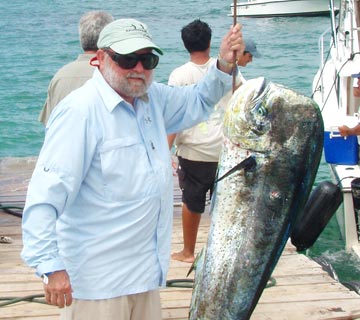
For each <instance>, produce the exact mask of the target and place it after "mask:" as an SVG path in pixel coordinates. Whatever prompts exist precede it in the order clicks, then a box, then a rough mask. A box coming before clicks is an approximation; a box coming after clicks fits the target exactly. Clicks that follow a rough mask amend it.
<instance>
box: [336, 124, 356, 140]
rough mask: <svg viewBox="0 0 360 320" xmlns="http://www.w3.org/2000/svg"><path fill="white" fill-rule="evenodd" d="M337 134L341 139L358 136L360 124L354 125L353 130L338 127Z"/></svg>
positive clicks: (346, 127)
mask: <svg viewBox="0 0 360 320" xmlns="http://www.w3.org/2000/svg"><path fill="white" fill-rule="evenodd" d="M339 132H340V135H341V136H342V137H347V136H358V135H360V124H358V125H356V126H355V127H353V128H349V127H348V126H340V127H339Z"/></svg>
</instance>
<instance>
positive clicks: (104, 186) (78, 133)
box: [22, 67, 231, 299]
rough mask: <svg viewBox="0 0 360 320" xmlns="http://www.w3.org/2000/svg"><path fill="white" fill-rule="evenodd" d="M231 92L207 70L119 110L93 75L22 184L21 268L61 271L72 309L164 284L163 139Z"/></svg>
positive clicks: (168, 213) (58, 113) (167, 196)
mask: <svg viewBox="0 0 360 320" xmlns="http://www.w3.org/2000/svg"><path fill="white" fill-rule="evenodd" d="M230 87H231V76H229V75H227V74H225V73H222V72H220V71H219V70H218V69H216V68H215V67H213V68H212V69H211V70H210V72H209V73H208V74H207V76H206V77H204V79H203V81H201V82H200V83H199V84H198V85H196V86H188V87H170V86H165V85H163V84H159V83H153V84H152V85H151V86H150V88H149V90H148V94H147V98H148V99H145V98H142V99H140V98H139V99H136V100H135V103H134V106H132V105H130V104H128V103H127V102H126V101H124V100H123V99H122V98H121V97H120V96H119V95H118V94H117V93H116V92H115V91H114V90H113V89H112V88H111V87H110V86H109V85H108V84H107V83H106V81H105V80H104V78H103V77H102V75H101V73H100V72H99V71H98V70H96V71H95V72H94V76H93V78H92V79H91V80H89V81H88V82H87V83H86V84H85V85H84V86H82V87H81V88H79V89H77V90H75V91H73V92H72V93H71V94H69V95H68V96H67V97H66V98H65V99H64V100H62V102H61V103H60V104H59V105H58V106H57V107H56V109H55V110H54V111H53V113H52V115H51V117H50V119H49V123H48V126H47V128H46V136H45V141H44V145H43V147H42V150H41V152H40V155H39V158H38V162H37V164H36V167H35V170H34V173H33V176H32V178H31V181H30V183H29V187H28V194H27V199H26V204H25V208H24V213H23V242H24V248H23V251H22V258H23V259H24V260H25V262H26V263H27V264H28V265H30V266H31V267H34V268H36V269H37V274H39V275H41V274H43V273H47V272H51V271H56V270H64V269H66V270H67V272H68V273H69V276H70V281H71V285H72V289H73V296H74V297H75V298H77V299H107V298H112V297H117V296H121V295H128V294H134V293H139V292H145V291H148V290H153V289H155V288H158V287H159V286H161V285H165V284H166V274H167V271H168V266H169V259H170V246H171V229H172V213H173V207H172V201H173V197H172V192H173V178H172V170H171V160H170V153H169V149H168V144H167V134H168V133H170V132H177V131H180V130H183V129H185V128H187V127H191V126H193V125H194V124H196V123H198V122H200V121H203V120H205V119H206V117H207V116H208V114H209V113H210V111H211V109H212V107H213V106H214V105H215V103H216V102H217V101H218V100H219V99H220V98H221V97H222V96H223V94H224V92H227V91H228V90H229V89H230Z"/></svg>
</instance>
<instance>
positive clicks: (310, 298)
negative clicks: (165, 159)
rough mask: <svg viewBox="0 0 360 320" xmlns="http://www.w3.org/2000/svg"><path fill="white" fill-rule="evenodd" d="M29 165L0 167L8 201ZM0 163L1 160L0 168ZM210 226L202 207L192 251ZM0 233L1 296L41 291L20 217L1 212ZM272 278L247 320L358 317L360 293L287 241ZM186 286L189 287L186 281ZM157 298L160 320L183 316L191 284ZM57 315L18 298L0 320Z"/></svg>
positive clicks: (177, 241)
mask: <svg viewBox="0 0 360 320" xmlns="http://www.w3.org/2000/svg"><path fill="white" fill-rule="evenodd" d="M32 165H33V164H31V163H30V164H28V165H27V166H26V170H27V173H26V174H25V173H24V174H21V173H20V174H19V175H15V174H14V173H11V172H8V171H6V172H7V175H8V177H6V179H3V172H5V171H2V170H0V187H1V188H2V187H3V186H4V181H6V183H5V184H6V188H5V189H1V190H2V191H3V190H6V195H15V196H14V197H13V196H10V198H11V199H12V201H15V200H14V199H16V201H21V200H24V198H25V196H24V195H25V192H26V183H27V181H28V176H29V174H31V171H32V170H31V166H32ZM1 166H2V162H1V160H0V169H1ZM19 166H20V165H19ZM19 166H17V165H14V167H15V169H16V170H19ZM26 170H25V171H26ZM175 180H176V179H174V191H175V192H174V193H175V196H174V199H175V197H176V199H177V201H181V194H180V191H179V189H178V186H177V182H176V181H175ZM16 195H17V196H18V197H16ZM11 199H10V200H11ZM179 199H180V200H179ZM0 200H1V201H5V202H6V201H7V200H6V197H4V194H2V195H1V196H0ZM1 201H0V203H1ZM207 210H208V208H207ZM209 226H210V216H209V214H208V211H206V212H205V213H204V214H203V215H202V219H201V223H200V228H199V237H198V242H197V246H196V249H197V251H200V250H201V248H202V247H203V246H204V244H205V243H206V241H207V234H208V230H209ZM0 235H11V237H12V239H13V243H11V244H6V245H5V244H0V298H1V297H2V298H6V297H8V298H9V297H11V296H15V297H23V296H26V295H34V294H42V293H43V289H42V283H41V281H40V279H39V278H38V277H36V276H35V275H34V270H32V269H31V268H29V267H27V266H25V265H24V263H23V262H22V260H21V257H20V251H21V249H22V241H21V219H20V218H18V217H15V216H12V215H9V214H6V213H4V212H1V210H0ZM181 248H182V223H181V206H175V207H174V224H173V234H172V251H177V250H180V249H181ZM189 268H190V264H189V263H184V262H179V261H173V260H172V261H171V263H170V270H169V274H168V280H182V279H190V280H191V279H193V277H194V273H191V274H190V275H189V277H188V278H187V277H186V275H187V273H188V271H189ZM273 277H274V279H275V281H276V285H275V286H273V287H270V288H267V289H265V290H264V292H263V295H262V296H261V298H260V301H259V303H258V305H257V306H256V308H255V310H254V313H253V315H252V317H251V320H282V319H284V320H285V319H286V320H290V319H291V320H297V319H299V320H300V319H301V320H303V319H307V320H323V319H324V320H325V319H337V320H341V319H357V318H360V296H359V295H357V294H355V293H354V292H352V291H350V290H348V289H347V288H345V287H344V286H342V285H341V284H339V283H338V282H336V281H335V280H334V279H332V278H331V277H330V276H329V275H328V274H327V273H326V272H325V271H324V270H323V269H322V268H321V266H319V265H318V264H317V263H316V262H315V261H313V260H311V259H309V258H308V257H306V256H304V255H302V254H298V253H296V250H295V248H294V247H293V246H292V245H291V244H290V243H288V244H287V246H286V248H285V250H284V252H283V254H282V256H281V257H280V259H279V262H278V264H277V266H276V268H275V270H274V272H273ZM188 285H190V286H191V283H189V284H188ZM160 296H161V303H162V315H163V319H165V320H174V319H187V318H188V314H189V307H190V301H191V296H192V288H178V287H168V288H164V289H161V291H160ZM0 303H1V301H0ZM58 315H59V309H58V308H57V307H53V306H48V305H43V304H39V303H35V302H21V303H16V304H13V305H11V306H6V307H2V308H0V320H9V319H12V320H13V319H24V320H36V319H39V320H43V319H50V320H51V319H58Z"/></svg>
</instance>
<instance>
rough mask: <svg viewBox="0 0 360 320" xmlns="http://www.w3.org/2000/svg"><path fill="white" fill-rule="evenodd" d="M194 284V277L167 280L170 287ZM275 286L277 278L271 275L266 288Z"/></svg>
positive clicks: (183, 286)
mask: <svg viewBox="0 0 360 320" xmlns="http://www.w3.org/2000/svg"><path fill="white" fill-rule="evenodd" d="M190 284H191V285H190ZM193 284H194V280H193V279H173V280H167V281H166V286H167V287H170V288H193ZM274 286H276V279H275V278H273V277H270V279H269V281H268V283H267V285H266V286H265V288H271V287H274Z"/></svg>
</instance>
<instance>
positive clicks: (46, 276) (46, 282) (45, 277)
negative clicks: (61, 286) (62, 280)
mask: <svg viewBox="0 0 360 320" xmlns="http://www.w3.org/2000/svg"><path fill="white" fill-rule="evenodd" d="M52 273H53V272H47V273H44V274H43V275H42V276H41V278H42V279H43V282H44V283H45V284H48V283H49V278H48V276H49V275H51V274H52Z"/></svg>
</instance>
